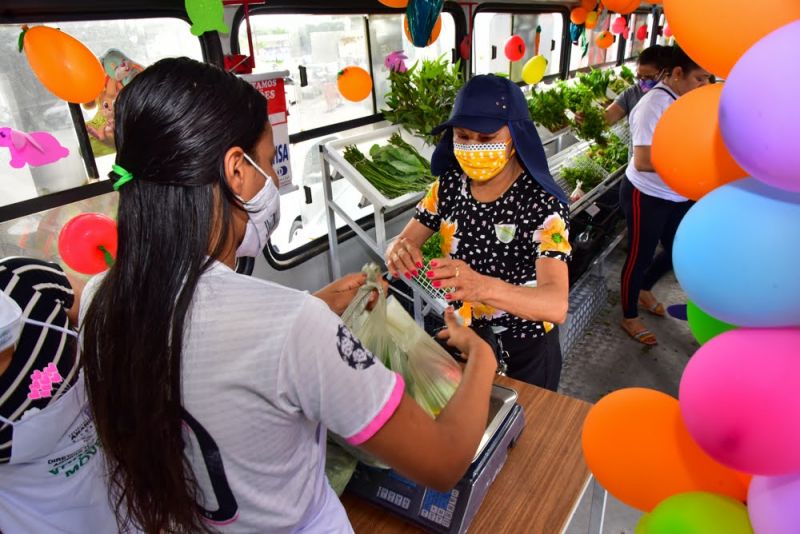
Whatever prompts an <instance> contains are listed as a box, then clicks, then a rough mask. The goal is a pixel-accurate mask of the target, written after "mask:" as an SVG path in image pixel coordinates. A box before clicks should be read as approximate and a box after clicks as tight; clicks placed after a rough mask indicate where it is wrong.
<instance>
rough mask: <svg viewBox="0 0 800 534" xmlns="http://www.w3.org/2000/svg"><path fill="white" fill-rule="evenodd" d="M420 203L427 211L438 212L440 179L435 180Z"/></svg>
mask: <svg viewBox="0 0 800 534" xmlns="http://www.w3.org/2000/svg"><path fill="white" fill-rule="evenodd" d="M419 205H420V206H421V207H422V209H424V210H425V211H427V212H429V213H433V214H436V213H437V212H438V211H439V180H436V181H435V182H433V184H432V185H431V186H430V188H428V192H427V193H425V197H424V198H423V199H422V200H421V201H420V203H419Z"/></svg>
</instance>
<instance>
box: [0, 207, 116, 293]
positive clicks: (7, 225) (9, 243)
mask: <svg viewBox="0 0 800 534" xmlns="http://www.w3.org/2000/svg"><path fill="white" fill-rule="evenodd" d="M117 199H118V195H117V193H106V194H104V195H99V196H96V197H92V198H88V199H86V200H81V201H79V202H74V203H72V204H64V205H63V206H59V207H57V208H53V209H50V210H45V211H40V212H37V213H33V214H31V215H26V216H24V217H20V218H18V219H11V220H9V221H4V222H0V258H6V257H9V256H32V257H34V258H39V259H42V260H46V261H52V262H56V263H58V264H59V265H61V267H62V268H63V269H64V270H65V271H67V272H70V273H72V274H76V275H78V273H74V272H73V271H71V270H70V269H69V266H67V265H66V264H65V263H64V262H63V261H61V256H60V255H59V253H58V234H59V233H60V232H61V227H62V226H64V224H66V222H67V221H69V220H70V219H71V218H73V217H75V216H76V215H80V214H81V213H89V212H97V213H103V214H105V215H108V216H109V217H111V218H113V219H116V217H117ZM78 276H80V277H81V278H84V279H88V278H89V276H87V275H78Z"/></svg>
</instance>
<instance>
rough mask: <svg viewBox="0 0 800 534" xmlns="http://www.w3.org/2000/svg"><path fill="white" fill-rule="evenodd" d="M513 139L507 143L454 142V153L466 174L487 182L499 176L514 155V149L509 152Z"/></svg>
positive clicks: (477, 180)
mask: <svg viewBox="0 0 800 534" xmlns="http://www.w3.org/2000/svg"><path fill="white" fill-rule="evenodd" d="M510 144H511V139H509V140H508V141H506V142H505V143H483V144H476V145H463V144H461V143H453V154H454V155H455V157H456V159H457V160H458V163H459V165H461V168H462V169H463V170H464V174H466V175H467V176H469V177H470V178H471V179H472V180H475V181H476V182H486V181H488V180H491V179H492V178H494V177H495V176H497V175H498V174H499V173H500V171H502V170H503V167H505V166H506V163H508V160H509V159H511V158H512V157H513V156H514V149H513V148H512V149H511V152H510V153H509V152H508V145H510Z"/></svg>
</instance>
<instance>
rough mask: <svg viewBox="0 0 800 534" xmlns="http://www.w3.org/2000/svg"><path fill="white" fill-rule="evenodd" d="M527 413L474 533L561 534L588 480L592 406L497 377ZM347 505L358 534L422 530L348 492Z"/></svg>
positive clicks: (345, 498)
mask: <svg viewBox="0 0 800 534" xmlns="http://www.w3.org/2000/svg"><path fill="white" fill-rule="evenodd" d="M495 383H497V384H499V385H502V386H506V387H510V388H512V389H514V390H515V391H516V392H517V393H518V394H519V398H518V399H517V402H518V403H519V404H520V405H522V407H523V408H524V409H525V429H524V430H523V431H522V435H520V437H519V440H518V441H517V444H516V445H515V446H514V448H513V449H512V450H511V451H509V454H508V459H507V460H506V464H505V466H504V467H503V469H502V471H500V474H499V475H497V479H496V480H495V481H494V483H493V484H492V485H491V487H490V488H489V493H488V494H487V496H486V499H485V500H484V501H483V504H482V505H481V508H480V510H479V511H478V514H477V515H476V516H475V519H474V520H473V521H472V525H471V526H470V528H469V532H475V533H478V534H481V533H484V532H491V533H500V532H507V533H512V532H513V533H516V532H524V533H526V534H556V533H559V532H561V531H562V530H563V529H564V528H565V527H566V525H567V521H569V519H570V515H571V513H572V511H573V509H574V507H575V505H576V501H577V499H578V498H579V497H580V495H581V492H582V491H583V489H584V487H585V486H586V483H587V482H588V480H589V469H588V468H587V467H586V464H585V463H584V461H583V453H582V452H581V428H582V427H583V420H584V419H585V418H586V414H587V413H589V408H590V407H591V404H589V403H586V402H584V401H580V400H577V399H572V398H569V397H565V396H563V395H558V394H556V393H553V392H551V391H547V390H544V389H541V388H537V387H535V386H531V385H528V384H525V383H523V382H519V381H517V380H512V379H510V378H506V377H497V379H496V380H495ZM342 502H343V503H344V507H345V509H346V510H347V515H348V517H349V518H350V522H351V523H352V525H353V530H355V532H356V533H357V534H384V533H393V532H423V531H422V530H421V529H420V528H419V527H417V526H414V525H412V524H410V523H406V522H405V521H403V520H402V519H400V518H399V517H398V516H395V515H393V514H391V513H390V512H388V511H386V510H384V509H382V508H378V507H377V506H375V505H372V504H370V503H368V502H366V501H364V500H362V499H360V498H358V497H355V496H353V495H350V494H348V493H346V492H345V494H344V495H342Z"/></svg>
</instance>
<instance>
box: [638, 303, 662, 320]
mask: <svg viewBox="0 0 800 534" xmlns="http://www.w3.org/2000/svg"><path fill="white" fill-rule="evenodd" d="M639 306H641V307H642V308H644V309H645V310H647V312H648V313H650V314H652V315H655V316H656V317H666V316H667V310H665V309H664V305H663V304H661V303H660V302H656V303H655V304H653V305H652V306H650V307H649V308H648V307H647V306H646V305H645V303H644V302H642V301H641V299H640V300H639Z"/></svg>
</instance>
